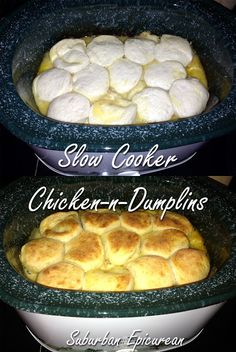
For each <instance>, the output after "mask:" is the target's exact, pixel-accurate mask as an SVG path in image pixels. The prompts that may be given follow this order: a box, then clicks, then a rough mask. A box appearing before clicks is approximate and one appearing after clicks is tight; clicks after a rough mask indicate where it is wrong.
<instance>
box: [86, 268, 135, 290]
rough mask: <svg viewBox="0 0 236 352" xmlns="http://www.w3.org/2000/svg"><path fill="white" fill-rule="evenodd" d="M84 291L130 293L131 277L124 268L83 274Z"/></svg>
mask: <svg viewBox="0 0 236 352" xmlns="http://www.w3.org/2000/svg"><path fill="white" fill-rule="evenodd" d="M83 289H84V290H87V291H130V290H132V289H133V277H132V275H131V274H130V272H129V271H128V270H127V269H125V268H120V267H115V268H113V269H111V270H109V271H106V270H101V269H97V270H91V271H88V272H87V273H86V274H85V279H84V287H83Z"/></svg>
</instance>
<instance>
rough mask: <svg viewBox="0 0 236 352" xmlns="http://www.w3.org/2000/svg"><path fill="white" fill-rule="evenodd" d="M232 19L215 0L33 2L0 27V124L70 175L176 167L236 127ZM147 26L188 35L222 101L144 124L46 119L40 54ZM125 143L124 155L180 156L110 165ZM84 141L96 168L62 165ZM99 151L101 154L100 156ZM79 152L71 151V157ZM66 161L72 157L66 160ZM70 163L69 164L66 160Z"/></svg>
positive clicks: (214, 92)
mask: <svg viewBox="0 0 236 352" xmlns="http://www.w3.org/2000/svg"><path fill="white" fill-rule="evenodd" d="M235 24H236V19H235V16H234V15H233V14H232V13H230V11H228V10H226V9H224V8H223V7H222V6H220V5H218V4H217V3H215V2H214V1H210V0H207V1H194V0H186V1H178V2H176V1H173V0H168V1H164V0H160V1H155V0H154V1H125V0H124V1H111V0H110V1H92V0H89V1H82V0H63V1H60V2H55V1H53V0H49V1H45V0H33V1H29V2H28V3H26V4H25V5H24V6H22V7H21V8H19V9H18V10H17V11H16V12H14V13H13V14H12V15H11V16H10V17H8V18H6V19H5V20H3V21H2V22H1V24H0V41H1V47H0V55H1V62H0V81H1V87H0V89H1V95H0V122H1V123H2V124H3V125H4V126H5V127H6V128H7V129H8V130H9V131H10V132H12V133H13V134H14V135H15V136H17V137H18V138H20V139H22V140H23V141H25V142H26V143H28V144H29V145H30V146H32V147H33V149H34V150H35V152H36V154H37V155H38V156H39V158H40V159H41V160H42V161H43V162H44V163H45V164H47V165H48V166H50V167H51V168H53V169H55V170H56V171H58V172H61V173H65V174H72V175H76V174H89V173H90V174H121V173H123V172H126V171H131V172H134V171H137V172H138V173H145V172H148V171H152V170H155V169H156V170H159V169H163V168H165V167H171V166H175V165H177V164H179V163H181V162H183V161H184V160H186V159H187V158H189V157H191V156H192V155H194V153H195V152H196V150H197V149H198V148H199V147H200V146H201V145H202V144H203V143H204V142H205V141H208V140H210V139H212V138H214V137H217V136H221V135H224V134H227V133H229V132H230V131H232V130H234V129H235V128H236V114H235V106H236V103H235V102H236V98H235V96H236V94H235V89H236V88H235V76H234V64H235V62H236V49H235V48H236V34H235ZM142 31H151V32H153V33H157V34H162V33H170V34H176V35H180V36H183V37H185V38H187V39H188V40H189V41H191V42H192V43H193V46H194V48H195V49H196V51H197V52H198V53H199V55H200V58H201V60H202V62H203V65H204V67H205V70H206V73H207V76H208V80H209V89H210V93H211V95H212V96H213V97H214V96H216V97H217V98H218V99H219V101H220V102H219V104H218V105H217V106H215V107H214V108H213V109H211V110H210V111H208V112H206V113H203V114H201V115H199V116H193V117H191V118H186V119H181V120H179V121H167V122H163V123H152V124H146V125H127V126H102V125H83V124H68V123H61V122H57V121H54V120H52V119H49V118H45V117H42V116H41V115H40V114H39V113H38V111H37V108H36V105H35V102H34V100H33V96H32V92H31V83H32V80H33V78H34V76H35V74H36V72H37V68H38V66H39V63H40V61H41V59H42V56H43V54H44V53H45V52H46V51H47V50H48V49H49V48H50V47H51V46H52V45H53V44H54V43H55V42H56V41H58V40H60V39H62V38H65V37H70V36H75V37H79V36H83V35H89V34H95V35H97V34H102V33H106V34H127V35H135V34H137V33H140V32H142ZM125 143H128V144H129V145H130V151H129V152H128V153H127V155H125V156H124V155H121V158H123V159H124V158H127V157H128V156H130V155H132V154H134V155H135V156H137V155H139V154H142V155H144V156H145V155H147V152H148V151H149V150H150V149H151V148H152V147H153V146H154V145H156V144H158V146H159V148H158V150H157V151H156V153H155V154H154V155H155V157H157V156H160V155H164V157H165V158H167V157H168V156H170V155H176V158H177V160H176V161H175V162H173V163H170V164H169V165H168V166H165V165H162V166H155V165H154V166H151V167H150V166H147V165H139V166H138V167H136V166H135V165H134V164H133V165H131V166H126V165H122V166H121V167H119V168H118V169H116V168H114V167H112V165H111V159H112V158H113V157H114V153H116V152H117V150H118V149H119V148H120V147H121V146H122V145H123V144H125ZM71 144H75V145H78V148H79V147H80V146H81V145H86V152H87V153H88V154H89V156H90V157H91V156H94V155H95V156H97V155H98V154H99V155H100V154H101V153H102V155H103V160H102V162H101V164H100V165H99V166H97V167H94V166H90V167H89V166H88V165H85V166H81V165H80V164H77V165H76V166H73V165H72V163H70V164H69V165H67V166H66V167H65V166H64V167H62V166H61V165H59V163H58V162H59V160H60V159H62V158H64V160H65V156H64V150H65V148H67V147H68V146H69V145H71ZM96 153H97V154H96ZM75 154H76V153H75V152H74V153H71V154H69V156H68V158H69V160H71V161H73V159H74V157H75ZM66 161H67V160H66ZM64 164H65V163H64Z"/></svg>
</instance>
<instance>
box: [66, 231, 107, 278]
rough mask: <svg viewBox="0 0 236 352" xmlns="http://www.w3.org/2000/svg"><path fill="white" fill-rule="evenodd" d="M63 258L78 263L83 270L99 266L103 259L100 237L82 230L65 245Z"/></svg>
mask: <svg viewBox="0 0 236 352" xmlns="http://www.w3.org/2000/svg"><path fill="white" fill-rule="evenodd" d="M66 249H67V252H66V254H65V260H66V261H68V262H70V263H73V264H77V265H79V266H80V267H81V268H82V269H83V270H84V271H88V270H92V269H96V268H99V267H100V266H101V265H102V264H103V261H104V250H103V245H102V241H101V237H100V236H99V235H97V234H95V233H92V232H88V231H83V232H81V234H80V235H79V236H78V237H76V238H74V239H73V240H72V241H70V243H68V244H67V246H66Z"/></svg>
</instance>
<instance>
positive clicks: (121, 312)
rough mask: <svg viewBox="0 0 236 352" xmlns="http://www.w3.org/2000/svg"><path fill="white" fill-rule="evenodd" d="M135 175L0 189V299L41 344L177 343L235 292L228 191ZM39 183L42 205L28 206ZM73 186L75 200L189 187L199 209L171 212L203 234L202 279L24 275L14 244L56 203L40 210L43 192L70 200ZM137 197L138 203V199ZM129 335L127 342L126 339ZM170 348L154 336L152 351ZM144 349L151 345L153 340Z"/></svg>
mask: <svg viewBox="0 0 236 352" xmlns="http://www.w3.org/2000/svg"><path fill="white" fill-rule="evenodd" d="M139 180H140V178H136V177H129V178H127V177H116V178H115V177H112V178H109V177H108V178H104V177H100V178H93V177H88V178H81V177H73V178H67V177H62V176H61V177H56V176H55V177H51V178H50V177H43V178H28V177H24V178H21V179H19V180H18V181H15V182H14V183H12V184H10V185H9V186H7V187H5V188H4V189H2V190H1V191H0V197H1V200H2V201H1V205H0V210H1V211H0V236H1V247H0V265H1V272H0V298H1V299H2V300H3V301H4V302H5V303H7V304H9V305H10V306H12V307H14V308H15V309H16V310H17V312H18V313H19V315H20V316H21V318H22V319H23V320H24V322H25V323H26V325H27V327H28V329H29V330H30V331H31V333H32V335H33V336H34V337H35V338H36V339H37V341H39V342H40V343H41V344H42V345H43V346H45V347H46V348H47V349H49V350H51V351H64V350H72V351H74V350H75V351H84V350H88V349H89V348H90V349H92V350H106V351H126V352H127V351H146V350H147V351H150V345H149V346H147V345H145V343H140V344H138V342H137V341H143V340H140V339H144V338H145V337H147V336H148V337H150V338H151V339H152V341H154V339H156V340H155V341H157V339H161V338H164V337H165V338H167V337H169V338H170V339H171V341H176V346H175V347H180V346H178V345H177V342H178V341H180V340H181V341H182V344H186V343H188V342H189V341H191V339H193V338H194V336H195V335H197V334H198V333H200V331H201V330H202V328H203V327H204V326H205V324H206V323H207V321H208V320H209V319H210V318H211V317H212V316H213V315H214V314H215V313H216V312H217V311H218V309H220V308H221V306H222V305H223V304H224V302H226V301H227V300H229V299H230V298H232V297H234V296H235V294H236V275H235V273H236V260H235V259H236V242H235V238H236V222H235V219H236V206H235V205H236V197H235V193H233V192H231V191H229V190H228V189H227V188H226V187H225V186H223V185H220V184H218V183H217V182H216V181H213V180H210V179H206V178H205V177H186V178H185V177H145V178H142V182H140V181H139ZM41 187H46V188H47V192H46V193H47V194H46V193H45V197H38V203H37V205H39V204H40V203H42V204H41V206H40V207H39V208H38V209H37V210H36V211H29V202H30V200H32V197H33V195H35V194H36V193H35V192H37V191H38V190H39V189H40V188H41ZM81 187H84V189H85V192H84V193H83V194H82V195H81V197H80V201H81V202H82V201H83V200H84V199H95V198H96V199H98V198H99V199H101V200H102V201H107V202H110V201H111V200H112V199H119V200H121V201H127V202H128V203H129V201H130V199H132V197H133V194H134V191H135V190H136V189H137V187H144V188H145V189H146V190H147V197H148V198H150V199H157V198H167V199H168V198H169V197H171V196H172V197H174V198H176V199H177V198H178V197H179V195H180V193H181V192H182V191H183V189H185V188H186V187H189V188H190V190H191V192H192V196H191V197H192V198H193V199H200V198H202V197H206V198H208V202H207V203H205V207H204V209H203V210H196V211H192V210H191V209H189V210H187V211H186V210H182V211H180V210H179V211H180V212H181V213H183V214H185V215H186V216H187V217H188V218H189V219H190V220H191V222H192V223H193V225H194V226H196V227H197V228H198V230H199V231H200V232H201V233H202V235H203V237H204V238H205V242H206V246H207V249H208V252H209V255H210V260H211V273H210V275H209V277H208V278H207V279H205V280H202V281H199V282H196V283H192V284H188V285H182V286H177V287H172V288H163V289H158V290H147V291H131V292H113V293H112V292H103V293H101V292H100V293H99V292H85V291H83V292H82V291H71V290H60V289H52V288H46V287H44V286H41V285H38V284H36V283H33V282H30V281H28V280H27V279H25V277H24V276H23V275H22V273H21V269H20V266H19V259H18V254H19V248H20V246H21V245H22V244H23V243H25V241H26V239H27V237H28V236H29V233H30V231H31V230H32V228H34V227H35V226H37V225H38V224H39V222H40V221H41V219H42V218H43V217H44V216H45V215H47V214H49V213H50V212H52V211H56V208H55V209H50V210H49V209H46V208H47V207H44V206H43V204H45V202H44V200H46V197H47V196H48V194H49V193H50V191H51V190H54V191H53V197H52V198H53V199H54V201H55V200H56V199H59V197H61V196H62V193H63V197H67V199H71V197H72V196H73V195H74V194H75V192H76V191H77V190H78V189H80V188H81ZM51 196H52V195H51ZM34 199H36V198H34ZM137 199H139V200H138V201H140V199H142V197H140V198H137ZM34 204H36V203H34ZM31 205H32V202H31ZM31 210H32V209H31ZM172 210H173V211H174V210H175V209H172ZM132 334H133V335H132ZM134 335H136V336H134ZM86 336H87V338H88V336H89V338H91V339H92V340H90V343H89V342H88V340H87V342H86ZM105 336H107V338H108V336H109V338H110V339H112V338H113V340H112V341H115V339H116V341H119V343H117V344H115V342H114V344H112V343H110V344H108V343H106V344H105V345H102V341H101V340H96V339H100V338H103V337H104V338H105ZM131 336H133V338H132V343H131V342H130V343H129V344H128V341H131V340H129V338H130V337H131ZM79 338H80V339H83V338H84V339H85V340H84V341H85V342H84V344H83V343H82V342H78V341H79ZM138 338H140V339H138ZM174 339H175V340H174ZM177 339H180V340H177ZM77 340H78V341H77ZM95 340H96V341H97V343H96V344H95V345H94V346H92V342H91V341H95ZM77 342H78V343H77ZM135 343H136V344H135ZM179 343H180V342H179ZM173 346H174V345H172V346H171V345H168V346H167V345H165V343H164V341H163V340H162V343H160V345H159V349H160V348H163V349H169V348H171V347H173ZM151 347H152V348H151V349H153V350H156V349H157V348H156V347H157V345H151Z"/></svg>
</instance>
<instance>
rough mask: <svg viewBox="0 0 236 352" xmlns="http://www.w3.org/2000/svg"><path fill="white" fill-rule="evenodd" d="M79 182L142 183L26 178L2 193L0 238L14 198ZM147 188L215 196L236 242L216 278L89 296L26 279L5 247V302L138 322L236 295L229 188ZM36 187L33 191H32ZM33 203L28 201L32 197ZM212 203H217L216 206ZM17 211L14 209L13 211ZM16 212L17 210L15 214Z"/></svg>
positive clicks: (234, 211)
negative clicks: (6, 253) (7, 256)
mask: <svg viewBox="0 0 236 352" xmlns="http://www.w3.org/2000/svg"><path fill="white" fill-rule="evenodd" d="M68 182H69V183H74V182H77V183H78V184H80V183H81V184H83V182H86V184H88V183H89V184H91V186H92V187H94V184H95V183H96V182H99V185H100V183H103V184H104V185H106V187H107V186H108V187H109V186H111V184H112V185H113V186H116V187H119V185H120V184H121V183H125V184H126V185H127V183H128V184H131V185H132V186H133V185H137V184H140V182H141V181H139V178H138V179H137V178H133V179H132V178H130V179H129V178H126V177H117V178H114V177H112V178H111V179H110V178H104V177H100V178H99V180H98V178H95V179H94V178H93V177H88V178H86V180H85V181H84V180H83V179H81V178H80V177H77V178H73V179H72V180H68V178H67V177H62V176H54V177H51V178H50V177H39V178H37V179H35V178H33V177H32V178H31V177H23V178H20V179H19V180H17V181H15V182H13V183H12V184H10V185H9V186H7V187H5V188H4V189H2V190H0V198H1V199H2V202H1V205H0V236H1V242H2V243H3V232H4V227H5V225H6V223H7V221H8V220H9V206H10V203H11V204H12V197H13V195H14V199H15V204H14V208H15V207H16V208H15V209H17V206H18V207H19V206H20V204H21V202H22V190H24V192H23V193H24V199H26V198H25V197H27V196H29V195H31V196H32V194H33V192H34V189H35V190H37V189H38V188H39V187H40V186H42V185H45V184H46V185H54V186H55V185H63V184H68ZM145 182H146V185H147V186H148V185H150V186H152V187H153V185H155V186H156V185H157V183H158V182H159V184H160V185H161V184H162V185H166V184H168V185H172V186H173V184H176V183H177V184H178V185H179V184H181V186H182V185H186V182H187V183H188V184H189V185H190V186H191V187H192V189H194V190H195V191H199V192H202V193H204V195H207V196H209V202H210V207H212V208H211V209H213V210H214V212H215V211H216V216H217V219H218V218H219V219H220V220H221V222H223V223H224V224H225V225H226V227H227V230H228V231H229V236H230V239H231V242H232V247H231V254H230V257H229V259H227V261H226V262H225V263H224V264H223V266H222V267H221V268H220V270H219V271H217V272H216V273H215V274H214V275H213V276H212V277H210V278H208V279H205V280H202V281H199V282H196V283H192V284H188V285H182V286H177V287H174V288H163V289H158V290H146V291H132V292H101V293H99V292H85V291H73V290H60V289H53V288H46V287H44V286H41V285H39V284H35V283H33V282H30V281H28V280H26V279H25V278H24V277H23V276H21V275H20V274H18V273H17V272H16V271H15V270H14V269H13V267H12V266H11V265H10V264H9V262H8V260H7V258H6V256H5V252H4V248H3V245H2V246H1V248H0V267H1V272H0V299H2V300H3V301H4V302H5V303H7V304H9V305H11V306H13V307H14V308H16V309H19V310H24V311H30V312H34V313H42V314H51V315H60V316H72V317H73V316H74V317H76V316H80V317H103V318H105V317H135V316H147V315H160V314H169V313H174V312H180V311H185V310H190V309H196V308H200V307H205V306H208V305H212V304H216V303H220V302H223V301H225V300H227V299H230V298H233V297H234V296H235V295H236V275H235V272H236V260H235V258H236V223H235V219H236V195H235V193H234V192H231V191H229V190H228V189H227V188H226V187H225V186H223V185H219V184H218V182H216V181H214V180H206V179H205V178H204V177H182V176H181V177H178V176H176V177H175V176H174V177H173V176H172V177H161V178H159V179H158V180H157V178H156V177H148V178H146V181H145ZM29 185H30V186H29ZM27 199H28V198H27ZM210 199H212V201H210ZM10 209H11V208H10ZM11 211H14V209H13V210H11Z"/></svg>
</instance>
